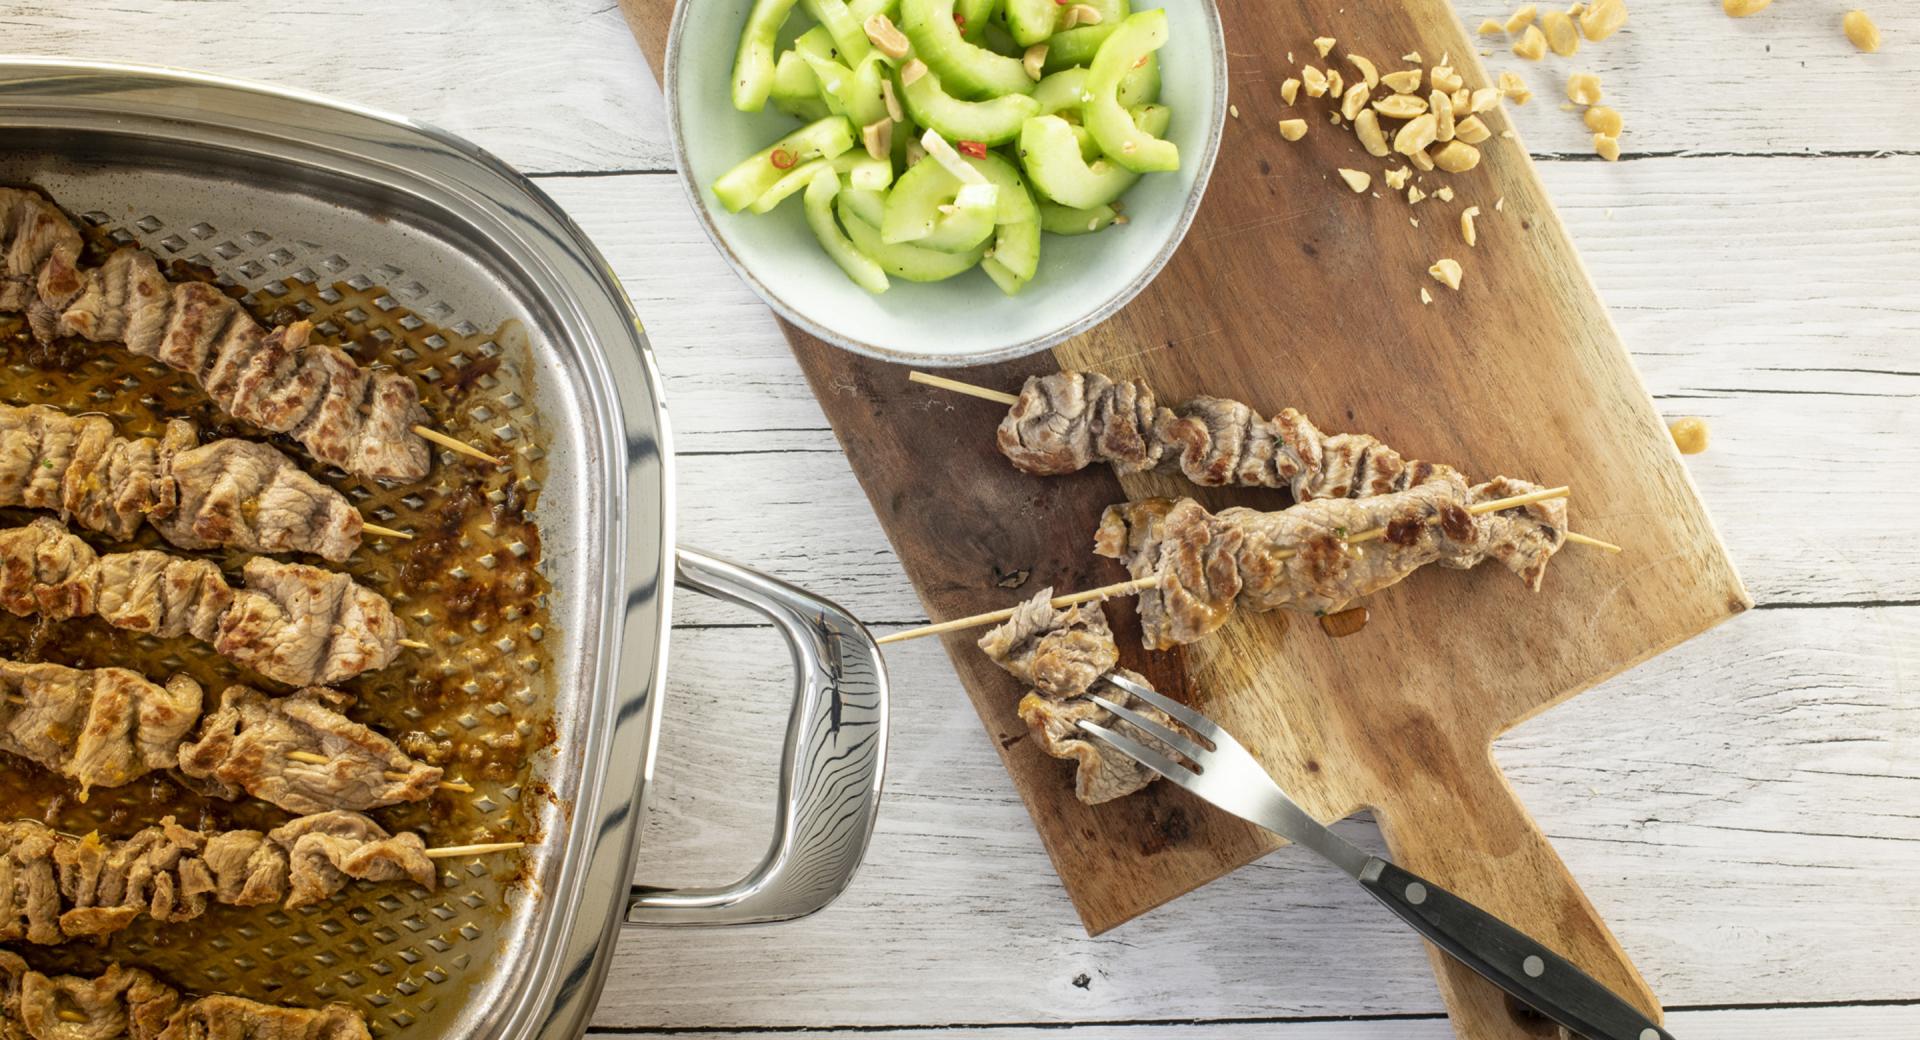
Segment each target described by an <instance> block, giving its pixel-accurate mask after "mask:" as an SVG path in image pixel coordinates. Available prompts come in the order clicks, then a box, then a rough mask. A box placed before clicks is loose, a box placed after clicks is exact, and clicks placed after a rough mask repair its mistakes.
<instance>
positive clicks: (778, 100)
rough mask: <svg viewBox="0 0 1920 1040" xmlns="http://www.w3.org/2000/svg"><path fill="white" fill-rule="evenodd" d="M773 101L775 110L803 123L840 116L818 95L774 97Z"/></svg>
mask: <svg viewBox="0 0 1920 1040" xmlns="http://www.w3.org/2000/svg"><path fill="white" fill-rule="evenodd" d="M808 75H812V73H808ZM771 101H772V104H773V107H774V108H776V109H779V110H780V111H782V112H785V113H786V114H787V115H790V116H792V117H793V118H795V119H798V120H800V121H801V122H803V123H811V122H813V121H814V120H817V119H825V118H827V117H828V116H832V115H838V114H839V113H837V112H835V111H834V110H833V109H831V108H828V107H827V103H826V102H825V101H822V100H820V95H818V94H815V95H813V96H812V97H803V98H783V97H774V98H772V99H771Z"/></svg>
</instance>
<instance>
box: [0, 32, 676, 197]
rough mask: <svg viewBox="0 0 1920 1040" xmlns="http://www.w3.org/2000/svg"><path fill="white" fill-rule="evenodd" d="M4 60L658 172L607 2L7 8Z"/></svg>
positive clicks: (560, 163) (641, 66) (656, 136)
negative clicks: (235, 81) (206, 83)
mask: <svg viewBox="0 0 1920 1040" xmlns="http://www.w3.org/2000/svg"><path fill="white" fill-rule="evenodd" d="M0 39H4V40H5V46H4V49H5V52H6V53H8V54H31V55H45V56H57V57H78V58H88V59H97V60H107V61H128V62H138V63H142V64H149V65H168V66H172V67H175V68H185V69H193V70H195V71H199V72H212V73H217V74H219V75H223V76H235V77H238V78H241V79H249V80H254V81H256V82H261V83H267V84H271V85H274V86H280V87H291V88H294V89H298V90H309V91H314V92H317V93H321V94H326V95H328V96H330V97H335V98H339V99H341V100H344V101H351V102H355V103H358V104H363V105H371V106H373V107H375V108H378V109H382V110H385V111H388V112H393V113H397V114H400V115H404V116H407V117H409V118H413V119H418V120H422V121H424V122H428V123H433V124H435V125H437V126H440V127H443V128H445V129H447V130H451V131H453V132H454V133H456V134H459V135H461V136H462V137H466V138H468V139H469V140H472V141H474V142H476V143H478V144H479V145H481V146H482V147H484V148H487V149H488V150H490V151H492V152H493V153H494V154H496V155H498V156H500V157H501V158H503V159H505V160H506V161H507V162H509V163H512V164H513V165H515V166H517V167H519V168H520V169H522V170H608V169H646V170H661V169H666V168H668V167H669V166H670V165H671V163H670V161H669V159H668V158H667V157H668V155H669V154H670V151H669V149H668V148H667V133H666V123H665V122H664V120H663V118H662V112H663V111H664V110H663V109H662V107H661V104H660V90H659V88H658V87H657V86H656V85H655V83H654V79H653V76H652V74H651V73H650V72H649V71H648V69H647V64H646V60H645V59H644V58H642V57H641V56H640V47H639V45H638V44H636V43H635V42H634V39H633V34H632V33H630V32H629V31H628V30H627V25H626V22H625V21H624V20H623V19H622V18H621V17H620V10H619V7H618V6H617V5H616V4H614V3H613V2H612V0H457V2H446V3H443V2H436V0H405V2H393V0H381V2H377V3H366V2H364V0H361V2H355V0H301V2H299V3H297V4H295V3H271V4H269V3H257V2H252V0H199V2H197V3H190V4H188V3H169V2H167V0H114V2H113V3H110V4H106V3H90V4H84V5H82V4H66V3H52V4H49V3H31V2H27V3H23V2H7V3H0Z"/></svg>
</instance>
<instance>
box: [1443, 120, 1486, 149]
mask: <svg viewBox="0 0 1920 1040" xmlns="http://www.w3.org/2000/svg"><path fill="white" fill-rule="evenodd" d="M1453 136H1454V138H1455V139H1456V140H1461V141H1465V142H1467V143H1468V144H1479V143H1480V142H1482V141H1484V140H1486V139H1487V138H1489V137H1492V136H1493V131H1491V130H1489V129H1487V124H1485V123H1483V122H1481V121H1480V117H1479V116H1468V117H1467V118H1465V119H1462V120H1460V121H1459V122H1457V123H1455V124H1453Z"/></svg>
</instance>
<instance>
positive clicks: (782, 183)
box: [747, 159, 838, 213]
mask: <svg viewBox="0 0 1920 1040" xmlns="http://www.w3.org/2000/svg"><path fill="white" fill-rule="evenodd" d="M822 170H825V171H827V172H829V173H832V172H833V160H831V159H814V160H813V161H811V162H803V163H801V164H800V165H798V166H795V167H794V168H793V169H791V170H788V171H787V172H786V173H785V174H783V175H782V176H781V177H780V179H779V180H777V181H774V182H773V186H772V187H769V188H768V189H767V190H766V191H763V192H761V193H760V197H759V198H757V199H754V200H753V205H751V206H748V207H747V208H748V209H749V210H751V211H753V212H755V213H771V212H773V209H774V207H776V206H778V205H780V204H781V203H782V202H785V201H787V199H789V198H791V197H792V196H793V194H794V193H795V192H797V191H799V190H800V189H802V188H805V187H806V186H807V185H808V184H810V183H812V182H813V178H814V175H815V174H818V173H819V172H820V171H822ZM835 176H838V174H835Z"/></svg>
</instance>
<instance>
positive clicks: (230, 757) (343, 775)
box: [0, 658, 442, 813]
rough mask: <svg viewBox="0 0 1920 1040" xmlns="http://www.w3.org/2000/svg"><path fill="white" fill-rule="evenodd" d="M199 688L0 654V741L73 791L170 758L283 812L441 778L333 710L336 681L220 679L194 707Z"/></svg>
mask: <svg viewBox="0 0 1920 1040" xmlns="http://www.w3.org/2000/svg"><path fill="white" fill-rule="evenodd" d="M201 700H202V697H201V690H200V684H198V683H196V682H194V681H193V680H192V679H189V678H187V677H186V676H184V675H176V676H174V677H173V678H172V679H170V680H168V682H167V684H166V685H165V686H161V685H159V684H156V683H152V682H149V681H147V680H146V679H145V678H143V677H141V676H140V675H138V674H136V673H134V672H130V671H128V670H126V669H124V668H94V669H80V668H66V667H62V666H60V665H56V664H23V663H21V662H18V661H11V660H7V659H5V658H0V751H5V752H7V753H9V754H14V755H18V756H20V757H21V758H25V759H28V760H29V761H32V762H36V763H38V764H40V765H41V766H44V767H45V768H47V769H50V770H52V771H54V772H57V773H59V774H61V775H63V776H66V777H70V778H72V779H73V780H75V781H77V782H78V783H79V784H80V792H81V799H82V800H83V801H84V800H85V798H86V794H87V791H88V790H89V789H90V788H92V787H96V786H97V787H118V786H120V785H122V784H126V783H131V782H132V781H133V780H135V779H137V778H139V777H140V776H143V775H145V774H147V773H149V772H152V771H154V770H161V769H174V768H177V769H179V770H180V773H181V774H182V775H183V776H185V777H187V778H188V779H189V780H191V781H194V783H193V784H192V786H194V787H195V788H197V789H199V790H201V791H203V792H205V793H207V794H210V795H212V796H214V797H218V798H225V799H229V800H231V799H237V798H240V797H242V796H246V795H251V796H252V797H255V798H258V799H260V800H262V801H264V802H269V803H271V804H273V805H276V806H279V807H280V808H282V809H285V810H287V811H288V812H293V813H316V812H325V811H328V810H332V809H351V810H365V809H377V808H380V807H381V806H386V805H395V804H398V803H400V802H417V801H422V800H424V799H426V798H427V797H429V796H431V795H432V794H433V791H434V788H435V787H436V786H437V785H438V784H439V783H440V778H441V776H442V772H441V770H440V769H439V768H438V767H436V766H430V765H427V764H426V763H424V762H420V761H417V760H416V759H414V758H413V757H411V756H409V755H408V754H407V753H406V752H404V751H402V750H400V747H399V746H398V745H397V744H395V743H394V742H393V741H392V740H389V739H387V737H385V736H384V735H382V734H380V733H379V732H377V731H375V730H373V729H371V728H369V727H367V726H364V725H362V724H360V723H358V722H354V721H353V720H351V719H349V718H347V717H346V716H345V715H344V714H342V712H343V711H344V710H345V709H346V708H347V707H348V706H349V705H350V703H351V698H349V697H348V696H347V695H346V694H343V693H340V692H339V691H337V690H330V689H327V688H325V687H320V686H314V687H308V688H307V689H304V690H300V691H299V692H297V693H294V694H292V695H291V696H287V697H278V698H272V697H268V696H266V695H265V694H263V693H261V692H260V691H258V690H255V689H252V688H250V687H246V686H229V687H228V688H227V690H226V692H225V693H223V694H222V695H221V698H220V706H219V708H218V709H216V710H214V711H212V712H210V713H208V714H207V715H206V716H205V717H204V718H203V717H202V716H201ZM196 719H198V720H199V721H200V728H199V731H198V733H196V734H194V735H193V736H192V737H191V739H189V736H188V732H189V730H191V729H192V728H193V724H194V721H195V720H196ZM295 752H301V753H304V754H307V755H319V756H322V757H324V758H325V759H326V760H327V761H326V762H325V763H313V762H302V761H299V760H298V759H296V758H295V757H294V753H295Z"/></svg>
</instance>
